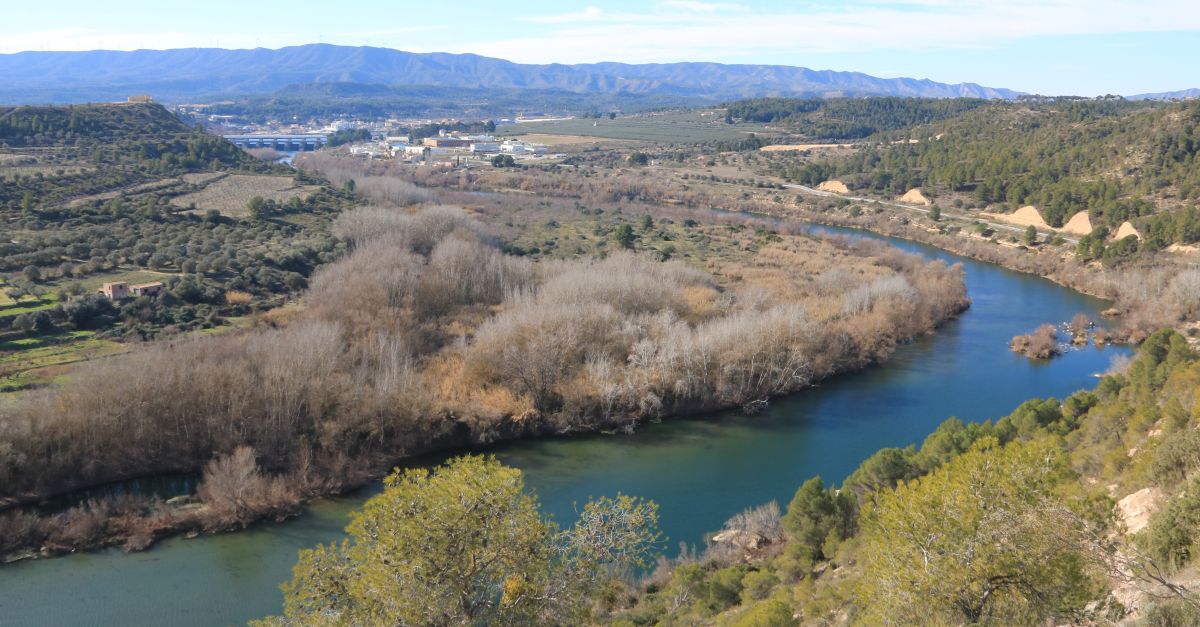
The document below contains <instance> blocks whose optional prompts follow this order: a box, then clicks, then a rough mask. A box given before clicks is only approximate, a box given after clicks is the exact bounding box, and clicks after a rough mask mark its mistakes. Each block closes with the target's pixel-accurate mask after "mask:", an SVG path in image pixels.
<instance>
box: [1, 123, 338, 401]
mask: <svg viewBox="0 0 1200 627" xmlns="http://www.w3.org/2000/svg"><path fill="white" fill-rule="evenodd" d="M255 197H259V200H258V201H256V202H253V203H252V202H251V201H252V200H253V199H254V198H255ZM343 202H345V197H344V196H343V194H342V193H341V192H339V191H337V190H332V189H329V188H327V187H323V186H322V184H321V181H319V180H310V179H305V178H304V177H303V176H294V175H293V174H292V173H291V172H290V171H285V170H282V169H279V168H277V167H274V166H268V165H266V164H264V163H261V162H259V161H258V160H256V159H254V158H252V157H250V156H249V155H248V154H246V153H245V152H243V151H241V150H240V149H238V148H237V147H235V146H233V145H232V144H230V143H228V142H226V141H225V140H223V139H221V138H220V137H215V136H212V135H208V134H205V133H202V132H199V131H196V130H194V129H191V128H188V126H186V125H185V124H183V123H182V122H180V121H179V120H178V119H177V118H175V116H173V115H172V114H171V113H170V112H168V111H167V110H166V109H164V108H163V107H161V106H159V105H156V104H107V105H79V106H70V107H45V106H38V107H19V108H15V109H11V108H10V109H0V231H2V232H3V233H4V241H3V242H0V291H2V292H3V294H2V295H0V393H3V392H8V391H12V390H17V389H24V388H30V387H39V386H41V385H44V384H46V383H48V382H51V381H53V380H55V379H56V378H59V377H62V376H64V375H65V374H66V373H67V372H68V370H69V369H70V368H71V367H73V364H75V363H77V362H81V361H84V360H87V359H90V358H92V357H95V356H100V355H109V354H113V353H116V352H122V351H123V350H125V344H124V342H125V341H126V340H145V339H150V338H153V337H157V336H160V335H173V334H178V333H181V332H185V331H192V330H203V329H216V328H218V327H223V326H225V327H228V326H230V319H236V318H240V317H242V316H245V315H246V314H248V313H251V312H252V311H254V310H257V309H259V308H264V309H265V308H270V307H272V306H275V305H279V304H281V303H282V302H283V299H284V297H285V296H286V295H287V294H288V293H291V292H294V291H296V290H298V289H300V288H302V287H303V286H304V285H305V284H306V279H305V277H306V276H307V275H308V274H309V273H310V272H311V271H312V269H313V267H315V266H316V265H317V264H318V263H320V262H322V261H323V260H327V259H328V257H326V256H325V255H327V254H328V253H330V252H331V251H333V250H335V248H336V245H335V243H334V241H333V240H332V239H331V238H330V237H329V236H328V234H327V232H326V231H327V225H328V222H329V219H330V217H329V210H331V209H337V208H338V207H339V206H340V205H341V204H342V203H343ZM114 282H117V283H125V284H127V285H130V286H132V285H138V284H160V286H159V287H158V288H154V289H155V291H156V293H147V294H146V295H138V296H137V297H135V298H120V297H109V296H102V295H100V294H98V293H97V292H98V291H99V290H100V288H101V287H102V286H103V285H104V284H105V283H114Z"/></svg>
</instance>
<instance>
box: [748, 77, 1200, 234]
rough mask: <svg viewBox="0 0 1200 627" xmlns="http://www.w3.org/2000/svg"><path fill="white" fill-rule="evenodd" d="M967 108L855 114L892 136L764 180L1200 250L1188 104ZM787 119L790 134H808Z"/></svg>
mask: <svg viewBox="0 0 1200 627" xmlns="http://www.w3.org/2000/svg"><path fill="white" fill-rule="evenodd" d="M974 103H975V101H968V102H966V103H963V106H962V107H961V109H958V110H956V109H955V107H954V106H953V105H951V104H950V103H943V104H941V105H940V107H941V109H940V112H939V113H938V115H940V116H941V117H943V118H944V119H931V120H928V121H920V116H921V115H922V114H926V113H925V109H926V107H927V106H928V105H925V104H923V103H921V102H920V101H913V102H905V101H898V102H896V103H892V106H890V107H888V108H877V110H876V111H875V112H869V111H868V112H864V113H863V114H862V115H864V116H866V117H865V119H864V122H863V123H864V124H866V120H872V119H874V118H875V117H878V116H882V117H883V119H884V120H885V121H887V122H889V123H891V122H894V124H890V125H889V126H885V125H870V124H868V126H871V127H872V128H876V129H877V130H878V132H877V133H876V134H875V135H873V136H872V137H871V139H872V142H871V143H868V144H865V145H863V146H862V147H861V148H860V149H859V150H856V151H855V152H854V153H853V154H851V155H849V156H845V157H838V158H824V157H815V158H809V159H804V158H796V157H787V156H783V157H777V158H776V159H775V163H774V165H773V170H774V171H775V172H776V173H778V174H780V175H783V176H785V177H787V178H789V179H792V180H794V181H797V182H800V183H803V184H806V185H816V184H818V183H821V182H822V181H826V180H830V179H837V180H840V181H842V182H844V183H846V184H847V185H849V186H850V188H851V189H858V190H867V191H873V192H876V193H881V194H890V195H898V194H903V193H904V192H905V191H907V190H909V189H912V188H921V189H922V190H925V191H926V192H927V193H929V194H931V195H936V194H938V193H961V194H966V195H968V198H970V199H972V200H973V202H974V204H976V205H977V206H980V207H992V206H999V208H1001V209H1003V208H1010V209H1011V208H1016V207H1019V206H1023V205H1033V206H1035V207H1037V209H1038V210H1039V211H1040V212H1041V214H1042V217H1043V218H1044V219H1045V220H1046V222H1048V223H1049V224H1050V225H1051V226H1061V225H1062V224H1063V223H1064V222H1066V220H1067V219H1069V218H1070V217H1071V216H1073V215H1074V214H1075V213H1077V212H1079V211H1087V212H1088V214H1089V215H1090V216H1091V218H1092V223H1093V224H1094V225H1104V226H1107V227H1109V228H1110V229H1113V230H1115V229H1116V227H1117V226H1118V225H1120V224H1121V223H1122V222H1124V221H1126V220H1131V221H1133V222H1134V223H1135V225H1137V226H1139V228H1140V230H1141V232H1142V234H1143V235H1144V236H1145V237H1146V240H1145V243H1146V245H1147V246H1149V247H1151V248H1162V247H1165V246H1167V245H1169V244H1172V243H1192V242H1196V241H1197V240H1200V212H1198V211H1197V209H1196V206H1197V201H1198V200H1200V160H1198V158H1197V153H1198V152H1200V102H1194V101H1192V102H1179V103H1170V104H1157V103H1146V102H1127V101H1123V100H1116V99H1098V100H1079V99H1053V100H1022V101H1017V102H980V103H978V104H976V105H975V106H966V105H968V104H974ZM806 106H807V105H803V104H802V103H801V104H798V105H797V107H798V110H799V111H800V112H803V111H805V107H806ZM747 107H748V108H749V105H747ZM864 107H865V105H864ZM749 109H750V110H751V111H753V109H752V108H749ZM943 114H944V115H943ZM766 115H770V113H767V114H766ZM795 115H798V116H799V118H800V120H801V121H800V122H799V123H798V124H797V125H796V126H795V127H794V128H796V129H797V130H800V131H803V130H804V129H806V128H810V126H811V125H814V124H816V122H813V121H810V120H809V119H808V118H806V117H805V116H804V115H802V114H795ZM926 115H927V114H926ZM782 119H784V120H785V121H786V120H787V119H789V118H787V117H783V118H782ZM856 119H857V118H851V120H856ZM914 120H917V122H916V123H915V124H913V123H911V121H914ZM817 128H819V126H818V127H817Z"/></svg>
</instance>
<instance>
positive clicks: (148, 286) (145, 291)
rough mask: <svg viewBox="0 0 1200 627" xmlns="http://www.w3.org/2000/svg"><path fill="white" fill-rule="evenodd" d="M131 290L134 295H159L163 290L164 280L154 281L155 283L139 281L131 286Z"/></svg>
mask: <svg viewBox="0 0 1200 627" xmlns="http://www.w3.org/2000/svg"><path fill="white" fill-rule="evenodd" d="M129 291H130V292H131V293H133V295H134V296H157V295H158V294H160V293H161V292H162V291H163V284H162V281H154V282H153V283H139V284H137V285H131V286H129Z"/></svg>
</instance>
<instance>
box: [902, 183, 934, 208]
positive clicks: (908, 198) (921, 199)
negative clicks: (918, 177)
mask: <svg viewBox="0 0 1200 627" xmlns="http://www.w3.org/2000/svg"><path fill="white" fill-rule="evenodd" d="M899 200H900V202H907V203H912V204H914V205H925V206H929V205H932V204H933V203H931V202H929V199H928V198H926V197H925V194H922V193H921V188H919V187H914V188H912V189H910V190H908V191H907V192H904V195H903V196H901V197H900V198H899Z"/></svg>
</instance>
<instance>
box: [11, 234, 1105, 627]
mask: <svg viewBox="0 0 1200 627" xmlns="http://www.w3.org/2000/svg"><path fill="white" fill-rule="evenodd" d="M828 230H829V231H830V232H832V233H835V234H844V235H849V236H852V237H855V238H856V239H858V238H861V237H862V234H861V233H860V232H858V231H853V230H844V231H843V230H841V229H838V228H836V227H830V228H829V229H828ZM867 236H869V237H871V238H874V237H877V236H875V235H872V234H868V235H867ZM880 237H881V236H880ZM889 243H890V244H892V245H894V246H897V247H899V248H901V249H903V250H905V251H906V252H910V253H916V254H920V255H923V256H925V257H926V258H927V259H939V260H942V261H943V262H945V263H947V264H955V263H960V262H961V263H962V264H963V266H964V271H965V275H966V283H967V286H968V295H969V296H970V298H971V299H972V306H971V308H970V309H968V310H966V311H965V312H963V314H962V315H961V316H959V317H958V318H956V319H954V320H952V321H949V322H947V323H946V324H944V325H943V326H942V327H940V328H939V330H938V332H937V333H934V334H931V335H923V336H919V337H917V338H916V339H914V340H913V341H912V342H909V343H906V344H902V345H900V346H899V347H898V348H897V350H896V352H895V353H893V354H892V355H891V356H890V357H889V358H888V360H887V361H885V362H883V363H882V364H881V365H878V366H872V367H867V368H864V369H862V370H859V371H856V372H853V373H847V374H845V375H843V376H838V377H834V378H832V379H829V380H826V381H824V382H823V383H822V384H821V385H820V386H818V387H816V388H814V389H810V390H807V391H805V392H803V393H800V394H794V395H790V396H786V397H783V398H778V399H776V400H775V401H774V402H772V403H771V405H770V406H769V407H768V408H767V409H766V410H764V411H763V412H761V413H759V414H756V415H754V416H743V415H741V414H740V412H724V413H720V414H716V415H703V416H696V417H689V418H681V419H678V420H666V421H662V422H653V421H651V422H648V423H644V424H642V425H641V426H640V427H639V428H638V430H637V432H636V433H635V434H633V435H624V434H621V433H616V434H613V435H601V434H594V435H577V436H573V437H547V438H538V439H525V440H517V441H511V442H505V443H498V444H495V445H493V446H490V447H488V449H487V450H488V451H489V452H491V453H494V454H495V455H496V456H497V457H498V458H499V459H500V460H501V461H502V462H503V463H505V464H507V465H510V466H514V467H518V468H520V469H521V470H522V471H523V472H524V473H525V476H526V481H527V485H528V486H529V489H530V490H531V491H533V492H535V493H536V494H537V495H538V496H539V497H540V499H541V502H542V504H543V507H544V508H545V511H546V512H547V513H548V514H550V515H553V516H554V518H555V520H560V521H566V520H573V519H574V518H576V517H577V512H576V507H575V504H578V503H583V502H586V501H587V500H589V498H592V497H597V496H603V495H609V496H612V495H616V494H617V493H618V492H620V493H623V494H631V495H638V496H643V497H645V498H649V499H653V500H654V501H656V502H657V503H659V504H660V516H661V520H662V522H663V531H664V533H665V534H666V535H667V536H668V541H667V543H666V546H667V547H668V548H673V547H676V546H677V545H678V544H679V543H680V542H686V543H688V544H697V543H702V542H703V538H704V534H705V533H707V532H709V531H711V530H713V529H719V528H720V527H721V525H722V523H723V522H724V521H725V520H727V519H728V518H729V516H730V514H731V513H733V512H738V511H741V510H743V509H745V508H747V507H751V506H756V505H760V504H762V503H766V502H769V501H771V500H776V501H778V502H780V503H786V502H787V501H788V499H790V498H791V496H792V494H793V493H794V492H795V490H796V485H797V484H798V483H800V481H801V480H802V479H803V478H805V477H811V476H815V475H820V476H821V477H823V478H824V479H825V480H826V482H827V483H839V484H840V483H841V482H842V481H843V480H844V478H845V477H846V476H847V475H849V474H850V473H851V472H852V471H853V470H854V469H855V468H856V467H857V466H858V465H859V464H860V463H861V462H862V460H864V459H866V458H867V457H869V456H870V455H872V454H873V453H875V452H876V451H877V450H879V449H881V448H885V447H904V446H906V445H908V444H911V443H916V444H919V443H920V442H921V441H922V440H923V439H924V438H925V437H926V436H927V435H928V434H929V433H930V432H932V431H933V430H934V429H935V428H936V427H937V425H938V424H940V423H941V422H942V421H944V420H945V419H946V417H948V416H957V417H959V418H960V419H961V420H963V421H964V422H967V423H972V422H981V421H984V420H986V419H989V418H995V417H997V416H1003V415H1007V414H1009V413H1011V412H1012V411H1013V408H1014V407H1016V406H1017V405H1018V404H1020V403H1021V402H1022V401H1024V400H1026V399H1027V398H1031V397H1037V398H1045V397H1056V398H1065V397H1067V396H1068V395H1070V394H1071V393H1072V392H1074V391H1076V390H1080V389H1085V388H1090V387H1092V386H1094V384H1095V378H1094V377H1093V375H1094V374H1096V373H1099V372H1103V371H1105V370H1106V369H1107V368H1108V367H1109V363H1110V361H1111V360H1112V359H1113V358H1115V357H1118V356H1122V355H1126V354H1128V351H1127V350H1126V349H1124V348H1122V347H1109V348H1105V349H1104V350H1097V349H1092V348H1088V349H1084V350H1079V351H1071V352H1069V353H1067V354H1066V355H1064V356H1062V357H1061V358H1059V359H1056V360H1054V361H1051V362H1048V363H1034V362H1031V361H1029V360H1028V359H1025V358H1024V357H1020V356H1018V355H1014V354H1013V353H1011V351H1009V350H1008V347H1007V342H1008V340H1009V339H1010V338H1011V337H1012V336H1013V335H1014V334H1015V333H1018V332H1023V331H1027V330H1028V329H1030V328H1032V327H1034V326H1036V324H1037V323H1038V322H1039V321H1042V320H1047V319H1051V320H1053V319H1065V318H1069V317H1070V316H1071V315H1073V314H1074V313H1077V312H1084V313H1086V314H1087V315H1089V316H1096V315H1098V313H1099V312H1100V311H1102V310H1104V309H1105V308H1107V307H1109V306H1110V304H1109V303H1106V302H1102V301H1098V300H1096V299H1093V298H1091V297H1087V296H1084V295H1081V294H1078V293H1076V292H1074V291H1071V290H1067V289H1065V288H1062V287H1060V286H1058V285H1054V284H1051V283H1049V282H1047V281H1044V280H1042V279H1039V278H1037V277H1033V276H1030V275H1026V274H1021V273H1016V272H1012V271H1009V270H1005V269H1003V268H1001V267H999V266H995V265H992V264H985V263H979V262H975V261H972V260H969V259H962V258H959V257H956V256H954V255H952V254H950V253H944V252H942V251H939V250H937V249H935V248H932V247H928V246H924V245H920V244H915V243H912V242H908V241H905V240H889ZM441 461H442V457H441V456H440V455H434V456H431V457H427V458H416V459H411V460H410V463H413V464H417V465H421V466H425V465H433V464H438V463H441ZM370 494H372V492H370V491H367V492H362V493H354V494H353V495H351V496H347V497H343V498H334V499H317V500H315V501H313V502H311V503H310V504H309V505H307V506H306V507H305V508H304V512H303V514H302V515H300V516H298V517H295V518H291V519H289V520H288V521H287V522H284V523H281V524H272V523H264V524H259V525H254V526H252V527H250V528H248V529H246V530H243V531H239V532H236V533H225V534H216V535H207V534H204V535H201V536H199V537H197V538H195V539H190V540H189V539H184V538H183V537H176V538H171V539H167V540H165V541H163V542H161V543H159V544H157V545H156V546H155V548H154V549H153V550H151V551H148V552H143V553H135V554H125V553H124V552H122V551H120V550H118V549H110V550H107V551H101V552H97V553H88V552H80V553H76V554H72V555H66V556H62V557H59V558H55V559H49V560H30V561H26V562H23V563H17V564H11V565H7V566H4V567H0V590H3V591H4V592H3V593H0V611H3V612H4V615H5V616H6V618H7V619H8V620H10V621H12V622H14V623H15V624H57V625H65V626H71V625H82V624H88V625H122V624H128V623H129V622H130V621H136V622H154V623H169V624H172V625H176V626H177V627H191V626H196V627H200V626H207V625H212V624H241V623H244V622H245V621H247V620H248V619H251V618H257V617H261V616H266V615H270V614H278V613H279V612H280V604H281V596H280V593H279V590H278V585H279V584H280V583H281V582H283V581H286V580H288V579H289V578H290V576H291V570H292V567H293V565H294V564H295V562H296V552H297V550H298V549H300V548H309V547H312V546H314V545H316V544H322V543H330V542H337V541H339V540H340V538H342V537H343V532H342V530H343V527H344V526H345V525H346V522H347V518H346V516H347V514H348V513H349V512H351V511H353V510H356V509H358V508H359V507H361V505H362V502H363V500H365V498H367V497H368V496H370ZM81 617H85V618H86V620H84V619H81Z"/></svg>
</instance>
